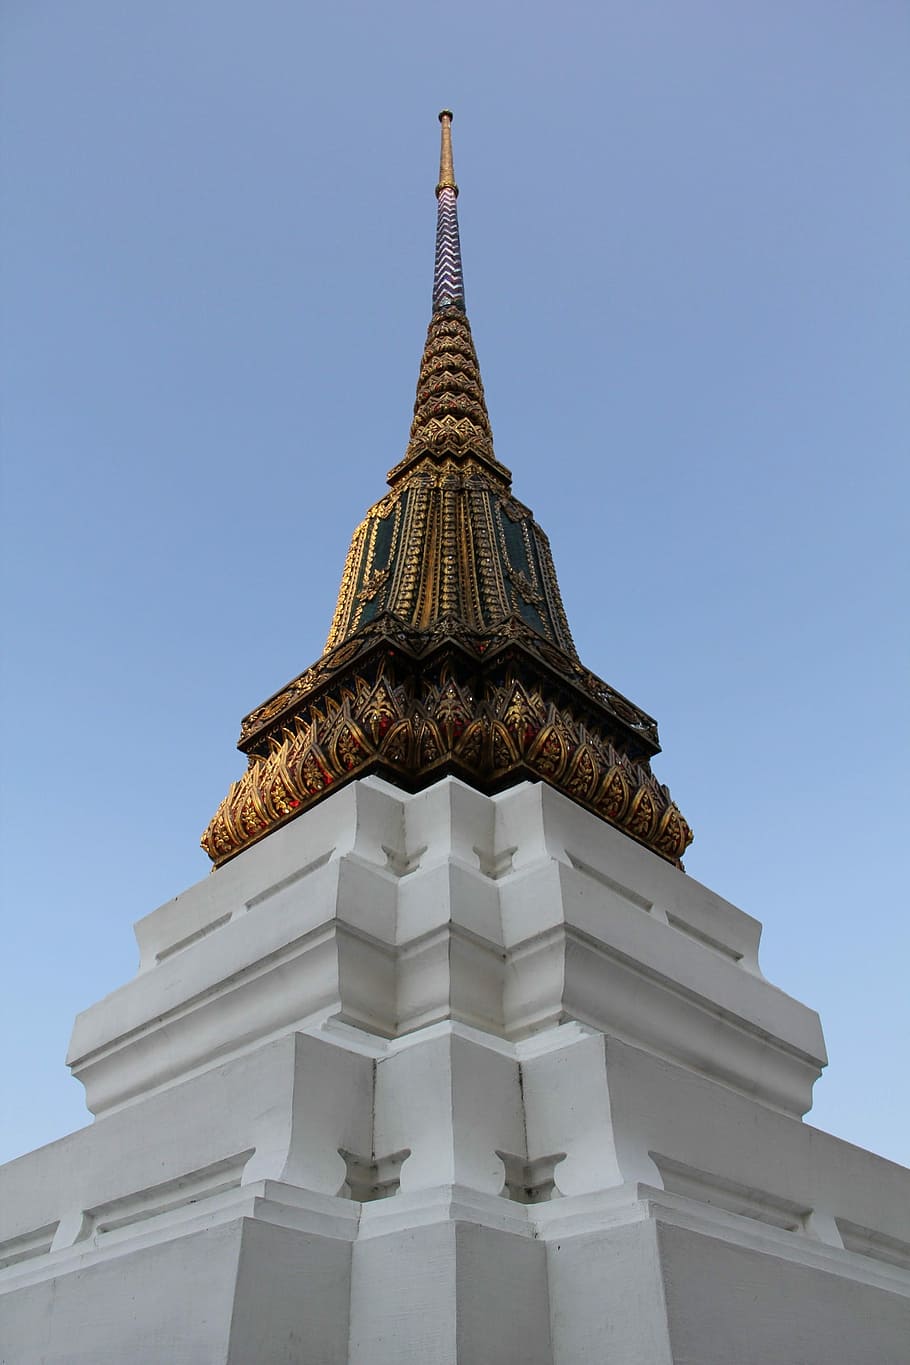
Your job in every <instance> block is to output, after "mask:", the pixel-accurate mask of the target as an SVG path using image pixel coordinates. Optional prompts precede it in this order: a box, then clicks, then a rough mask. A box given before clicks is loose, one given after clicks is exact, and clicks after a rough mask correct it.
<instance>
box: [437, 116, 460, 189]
mask: <svg viewBox="0 0 910 1365" xmlns="http://www.w3.org/2000/svg"><path fill="white" fill-rule="evenodd" d="M454 117H455V116H454V114H453V113H452V111H451V109H443V110H442V111H441V113H440V115H439V122H440V123H441V124H442V142H441V146H440V148H439V184H438V185H437V186H436V193H437V195H438V194H439V191H440V190H454V191H455V193H456V194H457V193H458V186H457V185H456V184H455V168H454V167H453V165H452V119H453V118H454Z"/></svg>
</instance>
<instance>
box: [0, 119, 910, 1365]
mask: <svg viewBox="0 0 910 1365" xmlns="http://www.w3.org/2000/svg"><path fill="white" fill-rule="evenodd" d="M440 121H441V124H442V152H441V162H440V174H439V183H438V185H437V188H436V195H437V205H438V208H437V212H438V219H437V237H436V260H435V274H434V285H433V311H432V317H431V321H430V327H429V332H428V336H427V341H426V346H425V348H424V353H423V358H422V361H421V366H420V374H419V379H418V388H417V400H416V403H415V407H414V418H413V422H412V426H411V433H410V439H409V442H408V445H407V449H406V451H405V454H404V457H403V459H401V460H400V461H399V462H398V463H397V464H395V466H394V467H393V468H392V470H391V472H390V474H389V476H388V491H387V492H386V493H385V494H384V496H383V497H382V498H381V499H380V501H379V502H377V503H376V504H375V505H374V506H373V507H371V508H370V510H369V511H368V513H367V515H366V517H365V518H364V519H363V521H362V522H361V524H360V525H359V526H358V527H357V529H356V531H355V533H354V536H353V539H352V542H351V546H350V550H349V552H348V556H347V560H346V562H345V566H344V571H343V576H342V583H341V590H340V593H339V597H338V602H337V607H336V610H335V614H334V618H333V620H332V624H331V629H330V632H329V636H328V640H327V642H326V646H325V649H324V652H323V654H322V656H321V657H320V658H319V660H318V661H317V662H316V663H315V664H313V665H312V666H311V667H309V668H307V669H306V670H305V671H304V672H303V673H301V674H300V675H299V676H298V677H296V678H295V679H293V680H292V682H290V683H289V684H288V685H287V686H285V687H283V688H281V689H280V690H279V691H278V692H276V693H275V694H274V695H273V696H272V697H270V698H269V699H268V700H267V701H265V702H264V703H263V704H262V705H260V706H258V707H257V708H256V709H255V710H254V711H252V712H251V713H250V714H249V715H248V716H247V717H246V718H245V719H244V721H243V722H242V726H241V736H240V746H239V747H240V749H241V750H242V752H243V753H244V754H245V756H246V760H247V767H246V770H245V772H243V774H242V776H241V777H240V778H239V780H238V781H237V782H236V783H235V784H234V785H233V786H232V788H231V790H230V791H229V792H228V794H227V795H226V797H225V798H224V800H223V801H222V803H221V805H220V806H219V808H218V810H217V811H216V813H215V815H214V817H213V819H212V821H211V822H210V824H209V826H208V828H207V830H206V831H205V834H204V835H203V846H204V847H205V849H206V851H207V852H208V854H209V856H210V857H211V859H212V861H213V864H214V868H213V872H212V874H211V875H210V876H209V877H207V878H206V879H205V880H204V881H202V882H200V883H199V884H198V885H196V886H193V887H191V888H190V889H189V890H188V891H186V892H184V893H183V894H182V895H180V896H178V897H177V898H176V899H175V900H173V901H170V902H168V903H167V904H165V905H163V906H162V907H160V908H159V909H158V910H155V911H153V912H152V913H151V914H150V915H148V916H147V917H146V918H145V919H143V920H141V921H140V922H139V923H138V924H137V925H136V936H137V939H138V943H139V949H140V959H141V960H140V967H139V971H138V974H137V976H136V978H135V979H134V980H133V981H131V982H129V983H128V984H127V985H125V986H123V987H122V988H121V989H120V990H118V991H115V992H114V993H113V994H112V995H110V996H108V997H107V998H106V999H104V1000H102V1001H101V1002H100V1003H99V1004H97V1005H95V1006H93V1007H92V1008H90V1009H89V1010H87V1011H85V1013H83V1014H81V1015H80V1016H79V1017H78V1018H77V1020H76V1024H75V1028H74V1031H73V1037H72V1041H71V1045H70V1053H69V1059H68V1060H69V1064H70V1066H71V1068H72V1071H73V1073H74V1075H76V1076H77V1077H78V1078H79V1080H80V1081H81V1082H82V1083H83V1085H84V1086H85V1091H86V1099H87V1103H88V1107H89V1109H90V1111H91V1112H92V1114H93V1115H94V1122H93V1123H92V1124H91V1125H90V1126H89V1127H87V1128H85V1129H82V1130H80V1131H78V1132H76V1133H73V1134H70V1135H69V1136H68V1137H65V1138H62V1139H61V1140H60V1141H59V1142H55V1143H52V1144H50V1145H49V1146H48V1147H44V1148H42V1149H40V1150H38V1151H36V1152H33V1153H31V1154H29V1155H28V1156H25V1157H22V1158H20V1159H19V1160H18V1161H14V1162H11V1163H9V1164H8V1165H7V1166H5V1167H3V1168H0V1362H2V1365H32V1362H34V1363H35V1365H37V1363H38V1362H42V1365H51V1363H55V1365H56V1363H57V1362H59V1363H60V1365H63V1362H66V1365H122V1362H126V1361H129V1362H130V1363H131V1365H160V1363H161V1362H165V1361H166V1362H186V1365H215V1363H216V1362H217V1363H218V1365H222V1362H224V1363H229V1365H253V1362H255V1363H256V1365H279V1362H281V1363H282V1365H284V1363H290V1362H295V1363H296V1362H304V1361H305V1362H308V1363H309V1362H313V1363H314V1365H315V1362H320V1365H323V1363H324V1365H392V1362H395V1365H400V1362H405V1361H409V1362H432V1365H456V1363H457V1365H517V1363H518V1362H521V1363H522V1365H595V1362H596V1363H597V1365H601V1362H607V1363H609V1365H684V1363H685V1365H695V1363H696V1362H697V1365H833V1363H835V1362H843V1363H844V1365H846V1363H847V1362H849V1365H906V1362H907V1360H908V1359H910V1345H908V1343H910V1172H907V1171H905V1170H904V1169H903V1168H901V1167H898V1166H896V1165H894V1164H893V1163H890V1162H888V1161H885V1160H882V1159H881V1158H878V1157H876V1156H873V1155H872V1154H870V1153H867V1152H864V1151H861V1150H859V1149H858V1148H855V1147H852V1146H851V1145H850V1144H848V1143H845V1142H842V1141H839V1140H838V1139H836V1138H834V1137H831V1136H829V1135H827V1134H825V1133H822V1132H819V1131H818V1130H816V1129H813V1128H811V1127H810V1126H809V1125H808V1124H806V1123H805V1121H804V1115H805V1114H806V1112H807V1111H808V1109H809V1108H810V1106H811V1102H812V1087H813V1084H814V1082H815V1081H816V1079H817V1078H818V1076H819V1074H820V1072H821V1069H822V1067H823V1066H824V1065H825V1061H826V1058H825V1050H824V1042H823V1038H822V1032H821V1026H820V1023H819V1020H818V1017H817V1015H816V1014H815V1013H814V1012H813V1011H812V1010H811V1009H808V1008H807V1007H805V1006H804V1005H802V1004H800V1003H799V1002H797V1001H796V1000H793V999H791V998H790V997H788V996H786V995H784V994H783V993H782V992H781V991H779V990H777V989H776V988H775V987H774V986H772V985H771V984H770V983H769V982H768V981H767V980H766V979H765V977H764V976H763V974H762V972H761V969H760V967H759V963H758V946H759V937H760V932H761V926H760V925H759V923H758V922H757V921H756V920H755V919H753V918H752V917H751V916H749V915H748V914H746V913H744V912H743V911H741V910H738V909H737V908H736V907H735V906H733V905H731V904H730V903H729V902H727V901H725V900H723V899H722V898H721V897H719V896H717V895H715V894H714V893H713V892H711V891H710V890H709V889H708V888H707V887H704V886H702V885H700V884H699V883H698V882H696V881H695V880H694V879H692V878H691V877H689V876H688V875H686V873H685V872H684V870H683V868H682V864H681V859H682V856H683V854H684V852H685V849H686V847H687V845H688V843H689V841H690V839H691V831H690V829H689V827H688V824H687V823H686V821H685V819H684V817H683V816H682V814H681V813H680V811H679V810H678V808H677V807H676V805H675V804H674V802H673V801H672V799H671V798H670V795H669V792H668V791H667V789H666V788H665V787H664V786H662V785H661V784H660V783H659V782H658V781H657V779H656V778H655V776H654V774H653V773H652V771H651V766H650V763H651V760H652V759H653V757H654V756H655V754H656V753H657V752H658V748H659V746H658V736H657V727H656V724H655V722H654V721H653V719H652V718H651V717H650V716H648V715H646V714H645V713H644V712H643V711H641V710H640V708H639V707H638V706H636V705H635V704H634V703H633V702H631V701H629V700H628V699H626V698H625V697H623V696H621V695H620V694H619V693H618V692H616V691H615V690H614V689H613V688H612V687H610V686H609V685H608V684H607V683H605V682H603V681H601V679H599V678H598V677H596V676H595V675H594V674H593V673H592V672H590V670H588V669H587V668H586V667H585V666H584V665H583V664H582V662H581V661H580V660H579V658H578V655H577V652H576V650H575V646H574V644H573V641H572V636H571V633H570V630H569V625H568V622H567V619H566V614H565V611H564V608H563V604H562V599H561V595H560V591H559V586H558V582H557V578H556V573H555V569H554V566H553V560H552V557H551V554H550V549H549V545H548V542H547V539H546V536H545V534H544V532H543V531H542V530H541V528H540V527H539V526H538V524H537V522H536V521H535V519H534V517H533V515H532V513H531V512H530V511H529V510H528V508H527V507H525V506H524V505H523V504H522V503H520V502H519V501H518V500H517V499H516V498H515V496H514V495H513V493H512V489H511V475H510V473H509V470H508V469H507V468H506V467H505V465H504V464H502V463H501V462H500V461H499V459H498V458H497V456H496V454H495V453H494V449H493V439H492V432H491V427H490V422H489V417H488V413H487V407H486V401H485V397H484V392H483V386H482V384H481V380H480V371H479V367H478V363H477V357H476V353H475V349H474V343H473V340H472V337H471V330H470V326H469V324H468V320H467V315H466V312H465V296H464V287H463V279H462V268H461V253H460V246H459V235H458V219H457V195H458V190H457V186H456V183H455V177H454V171H453V164H452V148H451V121H452V116H451V114H450V113H449V112H447V111H445V112H443V114H441V115H440Z"/></svg>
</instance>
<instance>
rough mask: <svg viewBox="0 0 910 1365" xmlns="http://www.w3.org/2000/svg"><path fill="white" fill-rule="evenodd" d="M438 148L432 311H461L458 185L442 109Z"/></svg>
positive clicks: (447, 115) (447, 117)
mask: <svg viewBox="0 0 910 1365" xmlns="http://www.w3.org/2000/svg"><path fill="white" fill-rule="evenodd" d="M439 122H440V124H441V125H442V130H441V139H440V149H439V184H438V185H437V186H436V199H437V210H436V268H435V270H434V271H433V312H434V313H438V312H439V311H440V309H442V308H453V307H454V308H460V309H462V311H464V276H463V275H462V271H461V242H460V241H459V237H458V208H457V204H456V200H457V199H458V186H457V185H456V184H455V170H454V167H453V165H452V112H451V110H449V109H443V111H442V113H441V114H440V115H439Z"/></svg>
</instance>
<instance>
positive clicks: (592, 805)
mask: <svg viewBox="0 0 910 1365" xmlns="http://www.w3.org/2000/svg"><path fill="white" fill-rule="evenodd" d="M451 118H452V116H451V114H450V113H449V112H448V111H444V112H443V113H442V114H440V121H441V123H442V151H441V157H440V175H439V184H438V185H437V189H436V195H437V203H438V210H437V212H438V218H437V235H436V268H435V274H434V285H433V314H432V318H431V321H430V326H429V331H428V333H427V340H426V345H425V347H424V352H423V358H422V361H421V365H420V374H419V378H418V383H417V398H416V401H415V404H414V418H413V422H412V424H411V433H410V439H409V442H408V446H407V450H406V452H405V455H404V458H403V459H402V460H401V461H400V462H399V464H397V465H396V466H395V467H394V469H392V470H391V472H390V474H389V476H388V482H389V491H388V492H387V493H386V494H385V496H384V497H383V498H382V499H381V500H380V501H379V502H378V503H376V504H375V506H373V507H372V508H371V509H370V510H369V512H368V513H367V515H366V517H365V518H364V520H363V521H362V522H361V524H360V525H359V526H358V527H357V530H356V531H355V532H354V536H353V539H352V541H351V547H350V550H349V551H348V557H347V560H346V562H345V567H344V574H343V577H342V583H341V590H340V592H339V596H338V603H337V606H336V609H335V615H334V618H333V621H332V627H331V630H330V632H329V637H328V640H327V641H326V646H325V650H324V652H323V655H322V657H321V659H320V660H319V661H318V662H317V663H316V664H314V665H313V666H312V667H311V668H308V669H307V670H306V671H305V672H304V673H302V674H301V675H300V676H299V677H297V678H295V679H294V680H293V681H292V682H291V683H289V684H288V686H287V687H285V688H282V689H281V691H280V692H278V693H276V694H275V695H274V696H272V697H271V698H269V700H268V701H266V702H265V703H264V704H263V705H262V706H260V707H258V708H257V709H256V710H255V711H253V712H251V714H250V715H248V716H247V717H246V718H245V720H244V721H243V724H242V727H241V735H240V744H239V747H240V749H241V750H242V751H243V752H244V753H245V754H246V755H247V757H248V768H247V771H246V772H245V773H244V775H243V777H242V778H241V779H240V781H239V782H235V783H234V784H233V786H232V787H231V790H230V791H229V793H228V795H227V796H226V797H225V799H224V801H222V803H221V805H220V806H219V808H218V811H217V812H216V814H215V816H214V818H213V819H212V821H211V823H210V825H209V827H208V829H207V830H206V832H205V834H204V835H203V838H202V844H203V847H204V848H205V849H206V852H207V853H208V854H209V856H210V857H211V858H212V860H213V861H214V862H215V863H216V864H220V863H223V862H225V861H227V860H228V859H229V858H232V857H234V856H235V855H236V854H237V853H239V852H241V851H242V850H243V849H244V848H246V847H247V846H248V845H250V844H252V843H255V842H256V841H257V840H259V839H261V838H263V837H264V836H265V835H267V834H268V833H270V831H271V830H273V829H275V828H277V827H278V826H279V825H282V824H284V823H285V822H286V821H288V820H291V819H293V818H294V817H295V816H296V815H298V814H300V813H301V812H302V811H304V810H306V809H307V808H308V807H309V806H311V805H313V804H314V803H315V802H316V801H318V800H320V799H321V798H322V797H324V796H326V795H328V794H329V793H330V792H332V791H334V790H336V789H337V787H338V786H340V785H341V784H343V783H344V782H346V781H349V780H351V779H352V778H355V777H362V776H364V775H366V774H367V773H370V772H377V773H380V774H382V775H383V776H385V777H387V778H389V779H390V780H392V781H394V782H397V783H398V784H399V785H402V786H404V787H407V788H409V789H416V788H419V787H420V786H423V785H426V784H427V783H429V782H432V781H435V780H436V779H437V778H438V777H440V776H442V775H443V774H445V773H454V774H456V775H458V776H459V777H461V778H463V779H464V780H465V781H467V782H469V783H471V784H472V785H474V786H477V787H479V788H480V789H481V790H484V791H490V792H492V791H497V790H501V789H502V788H503V787H505V786H508V785H511V784H513V783H515V782H517V781H521V780H523V779H526V778H529V779H532V780H543V781H546V782H549V783H550V784H551V785H553V786H555V787H557V788H558V789H559V790H560V791H563V792H564V793H565V794H566V795H568V796H570V797H572V799H573V800H575V801H578V802H579V803H580V804H581V805H583V806H585V807H586V808H587V809H588V810H591V811H593V812H594V813H595V814H597V815H599V816H601V817H602V818H603V819H605V820H607V821H609V823H611V824H613V825H615V826H616V827H617V828H619V829H622V830H623V831H624V832H625V833H627V834H629V835H630V836H631V837H632V838H634V839H636V840H637V841H638V842H640V843H642V844H644V845H646V846H647V847H648V848H650V849H652V850H653V851H654V852H655V853H658V854H659V855H660V856H662V857H664V858H666V859H669V860H670V861H672V862H678V861H679V859H680V858H681V856H682V854H683V852H684V851H685V849H686V847H687V845H688V844H689V842H690V841H691V838H692V835H691V831H690V829H689V827H688V825H687V824H686V821H685V820H684V819H683V817H682V815H681V814H680V812H679V811H678V809H677V808H676V806H675V805H674V804H673V802H672V800H671V799H670V794H669V792H668V791H667V789H666V787H664V786H662V785H661V784H660V783H658V781H657V779H656V778H655V777H654V775H653V773H652V772H651V769H650V759H651V758H652V757H653V756H654V755H655V754H656V753H658V752H659V748H660V746H659V744H658V739H657V726H656V723H655V722H654V721H653V720H652V719H651V717H650V716H647V715H645V713H644V712H642V711H641V710H639V708H638V707H636V706H635V705H634V704H633V703H632V702H630V701H628V700H627V699H626V698H624V697H622V696H621V695H620V694H619V693H617V692H615V691H614V690H613V689H612V688H611V687H609V686H608V685H607V684H606V683H604V682H603V681H601V679H599V678H597V677H596V676H595V675H594V674H592V673H591V672H589V671H588V670H587V669H585V668H584V667H583V665H582V664H581V663H580V662H579V659H578V656H577V653H576V650H575V646H574V644H573V642H572V636H571V633H570V631H569V626H568V622H567V620H566V615H565V611H564V609H563V605H562V598H561V595H560V591H559V584H558V582H557V579H556V572H555V569H554V567H553V560H552V556H551V554H550V547H549V542H548V541H547V537H546V535H545V534H544V532H543V531H542V530H541V528H540V527H539V526H538V525H537V523H536V521H535V520H534V517H533V515H532V513H531V512H530V511H529V509H528V508H527V507H525V506H524V505H523V504H522V503H520V502H518V501H517V500H516V499H515V498H514V497H513V495H512V492H511V474H510V472H509V470H508V469H507V468H506V467H505V465H502V464H500V462H499V461H498V460H497V459H496V456H495V454H494V451H493V436H492V431H491V428H490V420H489V416H488V414H487V408H486V400H485V397H484V392H483V384H482V383H481V379H480V369H479V366H478V363H477V355H476V352H475V350H474V342H473V339H472V337H471V329H470V325H469V323H468V319H467V315H466V313H465V310H464V285H463V279H462V270H461V251H460V246H459V238H458V219H457V212H456V198H457V195H458V189H457V186H456V184H455V179H454V172H453V168H452V154H451V132H450V129H451Z"/></svg>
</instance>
